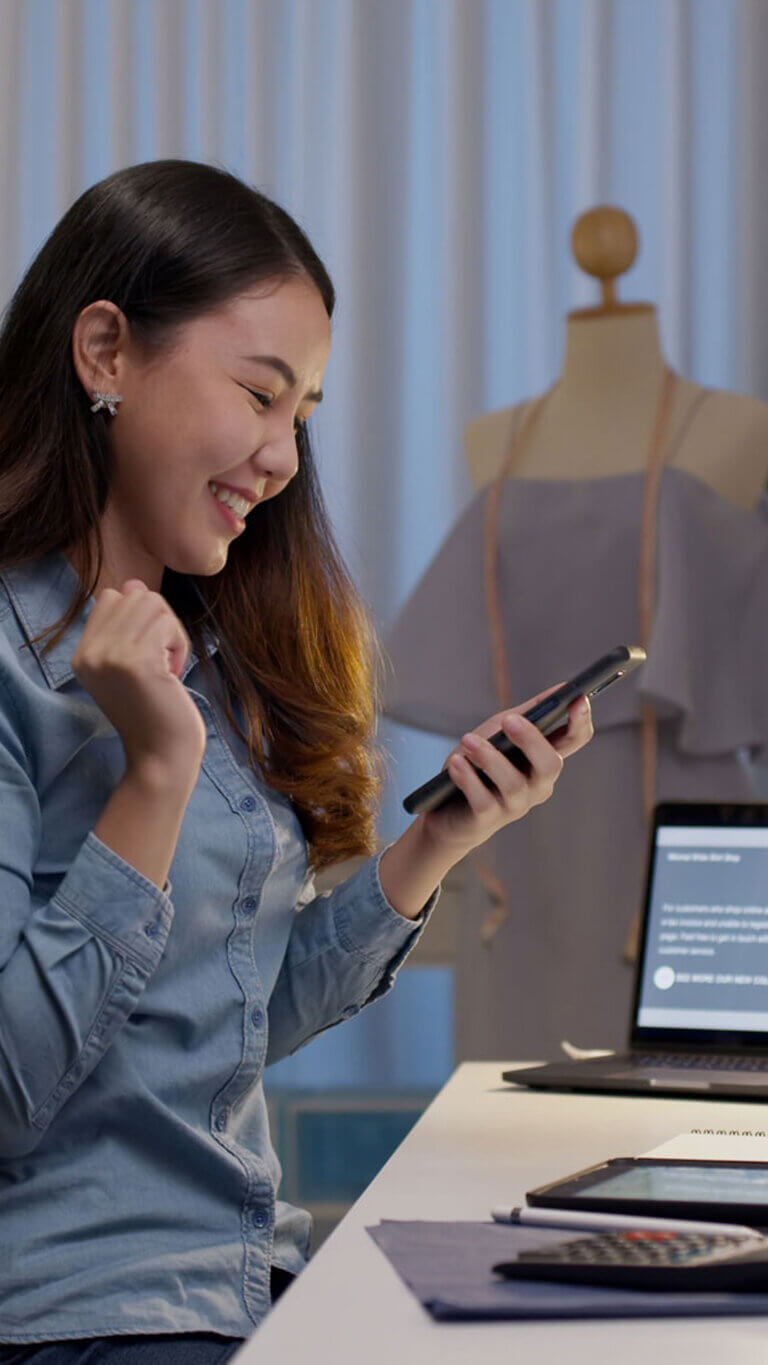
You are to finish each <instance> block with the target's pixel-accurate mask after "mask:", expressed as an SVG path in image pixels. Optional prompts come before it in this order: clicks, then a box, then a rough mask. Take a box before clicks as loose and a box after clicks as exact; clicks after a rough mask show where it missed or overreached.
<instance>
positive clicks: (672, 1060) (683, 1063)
mask: <svg viewBox="0 0 768 1365" xmlns="http://www.w3.org/2000/svg"><path fill="white" fill-rule="evenodd" d="M632 1065H633V1066H642V1067H649V1066H652V1067H665V1066H673V1067H675V1069H678V1068H679V1067H690V1068H691V1069H692V1070H703V1071H768V1057H724V1056H723V1055H722V1053H718V1054H717V1055H715V1056H707V1055H705V1054H703V1053H701V1052H696V1053H691V1052H679V1053H671V1052H649V1053H647V1054H646V1055H645V1056H643V1057H640V1056H638V1054H637V1053H634V1054H633V1056H632Z"/></svg>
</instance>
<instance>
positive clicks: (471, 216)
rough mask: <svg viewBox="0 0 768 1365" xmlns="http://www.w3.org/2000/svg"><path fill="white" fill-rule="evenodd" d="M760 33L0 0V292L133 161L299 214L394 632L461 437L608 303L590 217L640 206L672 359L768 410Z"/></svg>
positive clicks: (337, 498)
mask: <svg viewBox="0 0 768 1365" xmlns="http://www.w3.org/2000/svg"><path fill="white" fill-rule="evenodd" d="M767 44H768V7H766V5H765V4H764V3H763V0H641V2H638V0H3V3H2V5H0V302H4V301H5V300H6V299H7V298H8V296H9V295H10V293H11V291H12V288H13V285H14V283H15V282H16V280H17V279H18V278H19V276H20V275H21V273H22V271H23V269H24V267H25V266H26V264H27V263H28V261H29V260H30V259H31V257H32V255H33V254H34V252H35V251H36V249H37V248H38V247H39V245H40V244H41V242H42V241H43V240H44V238H45V236H46V235H47V233H48V232H49V231H50V229H51V228H52V226H53V224H54V223H55V222H56V220H57V219H58V218H59V217H60V215H61V214H62V213H63V212H64V210H65V209H66V208H67V206H68V205H69V204H70V203H71V202H72V201H73V199H74V198H76V197H77V195H78V194H79V193H81V192H82V190H83V189H85V188H86V187H87V186H88V185H89V184H91V183H93V181H95V180H97V179H99V178H101V177H102V176H103V175H106V174H108V173H109V172H110V171H112V170H114V169H116V168H117V167H119V166H123V165H127V164H130V163H131V162H135V161H143V160H150V159H154V158H157V157H163V156H185V157H191V158H194V159H199V160H203V161H211V162H216V163H219V164H221V165H224V166H226V167H227V168H229V169H231V170H233V171H234V172H235V173H236V174H238V175H241V176H242V177H243V178H245V179H247V180H249V181H251V182H252V183H254V184H257V185H259V186H260V187H261V188H263V189H265V190H266V192H267V193H270V194H272V195H273V196H274V197H276V198H278V199H279V200H280V201H281V202H283V203H284V204H285V205H286V206H287V207H288V208H289V209H290V210H291V211H292V212H293V213H295V214H296V216H297V217H298V218H299V219H300V221H301V222H302V223H303V224H304V226H305V227H306V228H307V230H308V231H309V233H310V236H311V237H312V238H313V240H314V241H315V243H316V245H317V246H318V248H319V250H320V251H321V254H323V255H324V257H325V259H326V260H327V263H328V265H329V267H330V269H331V272H332V274H333V276H334V279H335V281H336V283H337V287H338V290H339V296H340V301H339V309H338V316H337V319H336V323H335V343H334V352H333V356H332V360H331V366H330V368H329V374H328V376H327V379H328V382H327V386H326V387H327V390H328V395H329V397H328V402H327V405H326V406H325V408H324V410H323V412H322V416H320V415H318V417H317V429H318V436H319V440H320V446H321V452H322V459H323V472H324V478H325V486H326V489H327V494H328V498H329V502H330V504H331V508H332V511H333V514H334V517H335V520H336V523H337V526H338V529H339V534H340V538H341V540H342V543H343V545H344V548H345V550H346V551H347V553H348V556H349V558H350V561H351V562H352V566H353V568H354V569H355V571H356V573H357V575H358V577H359V580H360V582H361V586H362V588H363V590H364V592H365V593H366V595H367V597H368V599H369V600H370V601H371V603H372V605H373V606H374V609H375V611H376V613H377V616H378V618H379V620H380V621H381V622H382V624H386V623H387V622H388V620H389V619H390V618H391V616H392V614H393V613H394V611H395V609H396V607H397V606H398V604H399V602H400V601H401V600H402V598H403V596H404V595H405V593H406V592H407V591H408V589H409V588H410V587H411V586H412V584H413V582H414V580H415V578H416V577H417V576H418V574H419V572H420V571H421V569H422V568H423V567H424V565H425V563H426V562H427V560H428V559H429V558H430V557H431V555H432V553H433V552H434V550H435V548H436V547H437V545H438V544H439V542H440V540H441V539H442V537H443V535H444V534H445V531H446V530H447V529H448V527H449V525H450V524H451V522H452V521H453V519H454V518H455V516H456V514H457V513H458V511H459V510H460V508H461V507H462V505H463V504H464V502H465V500H466V498H467V497H468V495H469V483H468V479H467V476H466V472H465V469H464V464H463V457H462V451H461V428H462V425H463V423H464V422H465V421H466V420H467V419H468V418H469V417H470V416H472V415H474V414H476V413H478V412H480V411H482V410H484V409H487V408H489V407H493V406H499V405H501V404H504V403H508V402H512V401H514V400H516V399H518V398H520V397H522V396H524V395H526V394H529V393H531V392H534V391H536V390H538V389H540V388H543V387H544V386H545V385H547V384H548V383H549V382H551V379H552V378H553V376H554V374H555V373H556V371H557V369H558V366H559V362H560V354H561V339H562V317H563V314H564V313H565V312H566V311H567V309H568V308H569V307H572V306H574V305H576V304H579V303H583V302H585V301H586V300H588V299H589V298H591V297H593V291H592V289H591V286H590V284H589V282H588V281H586V280H584V279H583V278H580V277H579V275H578V272H577V271H576V269H575V267H574V266H573V264H572V262H571V260H570V255H569V248H568V232H569V227H570V224H571V222H572V220H573V218H574V217H575V215H576V214H577V213H578V212H580V211H581V210H582V209H584V208H586V207H588V206H590V205H592V204H594V203H597V202H604V201H606V200H608V201H612V202H618V203H621V204H622V205H624V206H625V207H626V208H627V209H628V210H629V211H630V212H631V213H632V214H633V215H634V217H635V219H636V221H637V223H638V227H639V229H640V233H641V238H642V249H641V255H640V258H639V261H638V263H637V265H636V267H635V269H634V270H633V271H632V272H631V274H630V276H628V277H627V280H626V285H625V288H624V294H625V296H627V295H630V294H631V296H633V297H643V298H650V299H652V300H654V301H655V302H657V303H658V304H659V307H660V312H661V319H662V327H663V334H664V338H665V342H666V346H667V350H668V353H669V357H670V359H671V360H672V362H673V363H674V364H676V365H677V366H679V367H680V368H681V369H682V370H683V371H684V372H686V373H689V374H691V375H693V376H694V377H695V378H696V379H698V380H700V381H702V382H706V383H714V384H717V385H721V386H723V387H730V388H735V389H742V390H746V391H749V392H752V393H760V394H762V396H768V362H767V361H766V360H765V359H764V355H765V353H766V347H765V346H764V344H763V337H762V330H763V326H764V324H763V323H762V317H763V314H764V311H765V310H764V309H763V307H762V305H763V301H764V295H765V293H766V287H767V286H766V282H765V280H764V277H765V274H766V272H765V269H764V267H763V256H764V243H765V241H766V227H767V226H768V223H766V219H767V218H768V205H766V203H765V202H764V201H765V195H764V193H763V192H762V184H763V179H764V177H763V167H762V164H761V156H760V153H761V146H760V138H761V133H762V129H763V127H764V123H765V120H764V117H763V115H764V112H765V105H766V96H765V94H764V86H763V79H762V65H763V63H762V54H763V53H765V52H766V45H767Z"/></svg>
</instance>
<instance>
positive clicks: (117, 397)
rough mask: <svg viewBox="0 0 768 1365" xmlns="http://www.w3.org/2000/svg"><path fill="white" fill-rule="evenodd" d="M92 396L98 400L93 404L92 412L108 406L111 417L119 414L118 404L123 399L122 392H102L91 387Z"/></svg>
mask: <svg viewBox="0 0 768 1365" xmlns="http://www.w3.org/2000/svg"><path fill="white" fill-rule="evenodd" d="M91 398H95V399H96V402H95V403H92V404H91V412H100V411H101V409H102V408H106V409H107V411H108V412H109V415H110V417H116V416H117V405H118V403H122V401H123V395H122V394H121V393H101V392H100V390H99V389H91Z"/></svg>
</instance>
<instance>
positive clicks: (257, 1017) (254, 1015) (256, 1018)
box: [251, 1005, 264, 1028]
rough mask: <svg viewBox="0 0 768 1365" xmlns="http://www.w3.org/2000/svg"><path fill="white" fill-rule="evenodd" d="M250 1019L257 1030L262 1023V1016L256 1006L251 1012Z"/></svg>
mask: <svg viewBox="0 0 768 1365" xmlns="http://www.w3.org/2000/svg"><path fill="white" fill-rule="evenodd" d="M251 1019H252V1020H253V1022H254V1024H255V1025H256V1027H257V1028H258V1026H259V1024H262V1023H263V1022H264V1015H263V1013H262V1011H261V1010H260V1009H259V1007H258V1005H257V1006H256V1008H255V1009H252V1010H251Z"/></svg>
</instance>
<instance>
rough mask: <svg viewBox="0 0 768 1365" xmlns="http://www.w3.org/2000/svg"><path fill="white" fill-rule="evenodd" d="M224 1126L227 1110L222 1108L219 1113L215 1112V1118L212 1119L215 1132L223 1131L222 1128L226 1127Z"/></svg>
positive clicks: (225, 1124)
mask: <svg viewBox="0 0 768 1365" xmlns="http://www.w3.org/2000/svg"><path fill="white" fill-rule="evenodd" d="M226 1126H227V1111H226V1109H222V1110H221V1112H220V1113H219V1114H217V1115H216V1118H215V1119H214V1128H215V1129H216V1131H217V1133H223V1131H224V1129H225V1128H226Z"/></svg>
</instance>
